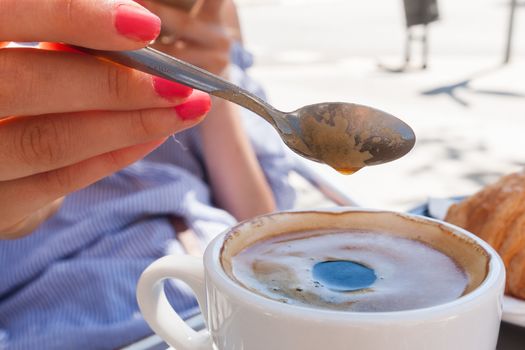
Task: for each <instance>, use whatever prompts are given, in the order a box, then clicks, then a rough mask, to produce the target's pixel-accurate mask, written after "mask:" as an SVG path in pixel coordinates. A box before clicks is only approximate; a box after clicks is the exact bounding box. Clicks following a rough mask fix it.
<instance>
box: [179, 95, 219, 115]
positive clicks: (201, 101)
mask: <svg viewBox="0 0 525 350" xmlns="http://www.w3.org/2000/svg"><path fill="white" fill-rule="evenodd" d="M210 108H211V99H210V95H208V94H207V93H204V92H202V91H197V90H196V91H194V92H193V94H191V96H190V97H189V98H188V100H186V102H184V103H183V104H180V105H178V106H176V107H175V111H176V112H177V114H178V115H179V117H180V118H181V119H182V120H192V119H196V118H199V117H202V116H203V115H205V114H206V113H208V111H209V110H210Z"/></svg>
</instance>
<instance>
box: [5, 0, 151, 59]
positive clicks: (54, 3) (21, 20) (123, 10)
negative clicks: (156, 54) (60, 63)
mask: <svg viewBox="0 0 525 350" xmlns="http://www.w3.org/2000/svg"><path fill="white" fill-rule="evenodd" d="M160 25H161V23H160V19H159V18H158V17H157V16H156V15H154V14H153V13H151V12H150V11H148V10H147V9H145V8H144V7H142V6H141V5H139V4H137V3H136V2H134V1H132V0H45V1H43V0H1V1H0V42H2V41H22V42H35V41H52V42H65V43H68V44H74V45H78V46H85V47H90V48H96V49H100V50H134V49H138V48H141V47H144V46H146V45H147V44H148V43H149V42H150V41H152V40H154V39H155V38H156V37H157V36H158V35H159V33H160Z"/></svg>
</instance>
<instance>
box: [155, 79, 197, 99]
mask: <svg viewBox="0 0 525 350" xmlns="http://www.w3.org/2000/svg"><path fill="white" fill-rule="evenodd" d="M153 88H154V89H155V91H156V92H157V94H159V96H161V97H164V98H165V99H168V100H172V99H174V98H177V97H179V98H181V97H188V96H190V95H191V93H192V92H193V89H192V88H190V87H189V86H186V85H182V84H179V83H175V82H173V81H169V80H166V79H163V78H159V77H153Z"/></svg>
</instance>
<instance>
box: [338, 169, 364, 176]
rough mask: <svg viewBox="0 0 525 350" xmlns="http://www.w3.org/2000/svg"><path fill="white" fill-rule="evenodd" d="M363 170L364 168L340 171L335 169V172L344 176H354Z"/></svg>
mask: <svg viewBox="0 0 525 350" xmlns="http://www.w3.org/2000/svg"><path fill="white" fill-rule="evenodd" d="M361 169H363V168H340V169H335V170H337V171H338V172H339V173H340V174H343V175H352V174H355V173H357V172H358V171H359V170H361Z"/></svg>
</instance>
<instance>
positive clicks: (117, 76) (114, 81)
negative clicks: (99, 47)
mask: <svg viewBox="0 0 525 350" xmlns="http://www.w3.org/2000/svg"><path fill="white" fill-rule="evenodd" d="M104 85H105V90H106V91H107V93H108V96H110V98H112V99H115V100H118V101H120V100H123V99H125V96H126V95H127V91H128V90H129V85H130V76H129V74H128V73H127V72H126V71H124V70H123V69H121V68H120V67H118V66H116V65H106V77H105V79H104Z"/></svg>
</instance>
